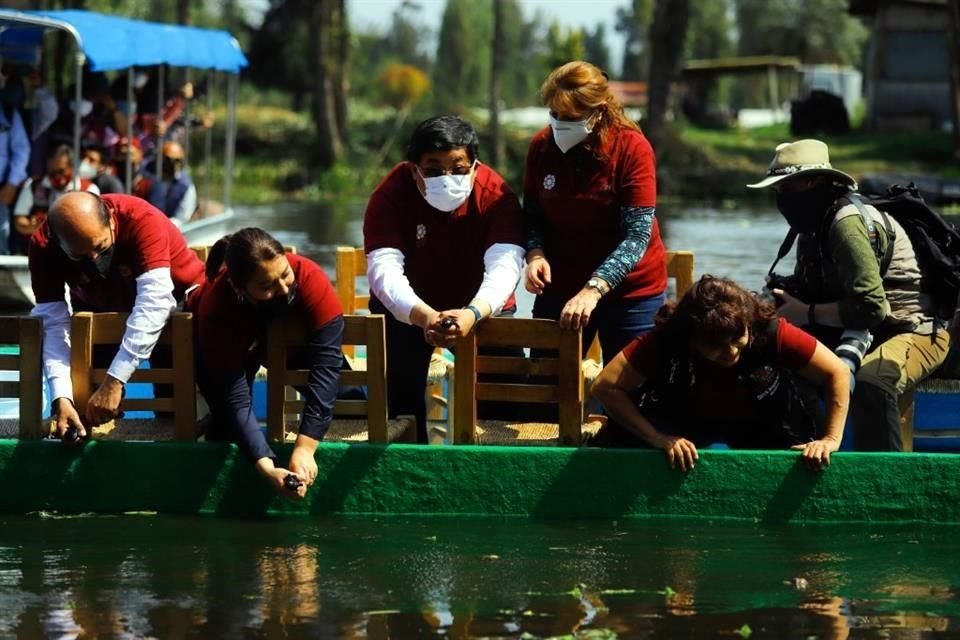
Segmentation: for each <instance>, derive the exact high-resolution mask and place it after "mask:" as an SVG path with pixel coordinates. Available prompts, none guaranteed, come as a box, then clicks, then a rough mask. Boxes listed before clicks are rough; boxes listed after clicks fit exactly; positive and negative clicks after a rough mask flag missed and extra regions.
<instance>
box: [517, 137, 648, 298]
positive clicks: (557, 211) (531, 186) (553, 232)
mask: <svg viewBox="0 0 960 640" xmlns="http://www.w3.org/2000/svg"><path fill="white" fill-rule="evenodd" d="M607 150H608V152H609V158H608V159H607V160H606V161H605V162H601V161H600V160H597V159H596V158H594V156H593V155H592V153H591V152H590V151H589V150H587V149H585V148H583V147H582V146H580V145H578V146H576V147H574V148H573V149H571V150H570V151H568V152H567V153H562V152H561V151H560V148H559V147H557V145H556V143H555V142H554V140H553V132H552V131H551V129H550V127H546V128H544V129H542V130H540V131H539V132H537V134H536V135H535V136H534V137H533V141H532V142H531V143H530V149H529V151H528V152H527V166H526V173H525V175H524V180H523V192H524V197H531V195H532V196H533V197H535V198H536V199H537V200H538V201H539V203H540V206H541V207H542V208H543V211H544V213H545V214H546V220H547V224H546V229H544V242H545V247H544V253H545V254H546V256H547V260H548V261H549V263H550V268H551V272H552V279H553V283H552V284H551V285H550V286H551V287H553V288H554V289H555V290H556V291H557V292H558V293H560V294H562V295H563V296H564V297H569V296H572V295H574V294H575V293H576V292H577V291H579V290H580V289H581V288H583V286H584V285H585V284H586V283H587V280H588V279H590V276H591V275H592V274H593V272H594V271H595V270H596V269H597V267H599V266H600V265H601V264H602V263H603V261H604V260H606V259H607V257H608V256H609V255H610V254H611V253H613V250H614V249H615V248H616V247H617V245H619V244H620V242H622V241H623V230H622V222H621V220H622V216H621V213H620V208H621V207H653V206H656V202H657V179H656V169H655V163H654V157H653V149H652V148H651V147H650V143H649V142H647V139H646V138H645V137H644V136H643V134H642V133H640V132H639V131H634V130H633V129H621V130H618V131H615V132H614V133H613V134H612V135H611V136H610V140H609V142H608V144H607ZM666 288H667V257H666V250H665V249H664V247H663V242H662V241H661V239H660V226H659V223H658V222H657V221H656V219H654V223H653V228H652V229H651V230H650V243H649V244H648V245H647V250H646V252H645V253H644V255H643V257H642V258H641V259H640V261H639V262H637V264H636V265H634V267H633V270H632V271H631V272H630V273H628V274H627V277H626V278H624V280H623V282H622V283H621V284H620V286H618V287H617V288H616V289H615V290H614V291H613V292H612V295H614V296H617V297H623V298H644V297H647V296H652V295H658V294H660V293H662V292H663V291H664V290H665V289H666Z"/></svg>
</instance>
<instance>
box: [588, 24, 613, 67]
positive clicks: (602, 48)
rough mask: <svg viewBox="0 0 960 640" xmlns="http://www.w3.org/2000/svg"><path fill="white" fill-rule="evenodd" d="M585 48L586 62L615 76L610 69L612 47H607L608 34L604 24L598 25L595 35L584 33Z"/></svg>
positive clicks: (594, 31)
mask: <svg viewBox="0 0 960 640" xmlns="http://www.w3.org/2000/svg"><path fill="white" fill-rule="evenodd" d="M583 47H584V49H585V50H586V60H587V62H591V63H593V64H595V65H596V66H598V67H600V68H601V69H603V70H604V71H606V72H607V74H608V75H613V74H612V70H611V69H610V47H608V46H607V33H606V29H605V28H604V26H603V24H598V25H597V27H596V29H594V30H593V33H590V32H587V31H584V36H583Z"/></svg>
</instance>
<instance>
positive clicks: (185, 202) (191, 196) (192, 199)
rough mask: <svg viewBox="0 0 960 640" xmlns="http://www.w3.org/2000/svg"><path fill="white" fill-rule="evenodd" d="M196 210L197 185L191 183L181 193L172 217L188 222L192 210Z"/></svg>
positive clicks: (191, 215)
mask: <svg viewBox="0 0 960 640" xmlns="http://www.w3.org/2000/svg"><path fill="white" fill-rule="evenodd" d="M196 210H197V187H196V186H195V185H192V184H191V185H190V186H189V187H187V192H186V193H184V194H183V199H182V200H180V206H178V207H177V210H176V211H175V212H174V214H173V217H174V218H175V219H177V220H179V221H180V222H190V218H192V217H193V212H194V211H196Z"/></svg>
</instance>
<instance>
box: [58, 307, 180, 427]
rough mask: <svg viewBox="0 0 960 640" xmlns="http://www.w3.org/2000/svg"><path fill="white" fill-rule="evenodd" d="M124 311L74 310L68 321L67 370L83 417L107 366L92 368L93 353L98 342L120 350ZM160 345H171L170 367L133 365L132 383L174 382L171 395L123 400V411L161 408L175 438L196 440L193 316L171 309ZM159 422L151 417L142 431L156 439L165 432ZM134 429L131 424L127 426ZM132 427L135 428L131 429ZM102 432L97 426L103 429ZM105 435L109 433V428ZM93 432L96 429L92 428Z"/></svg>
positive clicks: (78, 409)
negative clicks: (170, 418)
mask: <svg viewBox="0 0 960 640" xmlns="http://www.w3.org/2000/svg"><path fill="white" fill-rule="evenodd" d="M129 315H130V314H128V313H89V312H83V313H75V314H74V315H73V319H72V320H71V323H70V339H71V343H72V346H71V349H70V351H71V353H70V371H71V378H72V381H73V401H74V404H75V405H76V407H77V412H78V413H79V414H80V415H81V416H82V415H83V414H84V413H85V412H86V409H87V403H88V402H89V401H90V396H91V395H92V393H93V391H94V389H95V388H96V387H97V386H99V385H100V383H101V382H103V380H104V379H105V378H106V375H107V370H106V369H99V368H94V363H93V352H94V347H95V346H97V345H110V346H111V347H114V348H118V347H119V345H120V341H121V340H122V339H123V333H124V331H125V330H126V326H127V318H128V317H129ZM157 344H158V345H170V347H171V349H172V351H173V358H172V364H171V366H170V367H165V368H161V367H151V368H150V369H137V370H136V371H134V372H133V375H132V376H131V377H130V382H150V383H153V384H170V385H173V398H126V399H124V401H123V404H122V408H123V409H124V410H126V411H164V412H171V413H172V414H173V437H174V439H176V440H195V439H196V437H197V388H196V377H195V374H194V350H193V349H194V347H193V314H190V313H174V314H173V315H172V316H171V317H170V320H169V321H168V322H167V326H166V327H164V329H163V332H162V333H161V334H160V338H159V340H158V341H157ZM163 422H164V421H162V420H159V421H157V420H155V421H151V423H150V424H149V425H147V429H146V431H145V435H146V436H147V437H153V439H160V438H162V437H163V434H164V426H165V425H163V424H162V423H163ZM131 427H133V425H131ZM133 428H135V427H133ZM102 431H104V430H101V432H102ZM107 433H109V431H107ZM95 434H96V431H95Z"/></svg>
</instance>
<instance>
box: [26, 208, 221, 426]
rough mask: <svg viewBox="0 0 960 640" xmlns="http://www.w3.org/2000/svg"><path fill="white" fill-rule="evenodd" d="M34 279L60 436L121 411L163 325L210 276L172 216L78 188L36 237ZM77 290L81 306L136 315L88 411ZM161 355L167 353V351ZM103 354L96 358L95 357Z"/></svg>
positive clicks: (36, 313) (31, 254)
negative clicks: (74, 326)
mask: <svg viewBox="0 0 960 640" xmlns="http://www.w3.org/2000/svg"><path fill="white" fill-rule="evenodd" d="M28 256H29V258H28V264H29V268H30V280H31V284H32V286H33V293H34V296H35V297H36V300H37V305H36V306H35V307H34V308H33V312H32V315H33V316H35V317H38V318H41V319H42V320H43V363H44V369H45V371H46V375H47V380H48V382H49V384H50V390H51V395H52V397H53V417H54V419H55V421H56V430H57V434H58V435H59V436H61V437H62V436H63V434H64V433H65V432H66V431H67V429H68V428H69V427H71V426H72V427H76V428H77V430H78V432H79V434H80V436H85V435H86V434H87V430H86V427H87V426H91V427H92V426H97V425H99V424H103V423H104V422H108V421H109V420H113V419H114V418H116V417H117V416H118V415H119V412H120V403H121V400H122V398H123V387H124V385H125V384H126V382H127V380H129V379H130V376H131V374H132V373H133V371H134V370H135V369H136V368H137V367H138V366H139V364H140V362H141V361H143V360H146V359H148V358H150V357H151V353H152V352H153V349H154V346H155V345H156V342H157V339H158V338H159V336H160V331H161V330H162V329H163V327H164V325H165V324H166V323H167V320H168V318H169V317H170V314H171V313H173V311H174V309H175V308H176V306H177V303H178V302H180V301H182V300H183V298H184V295H185V293H186V291H187V290H188V289H190V288H191V287H194V286H196V285H198V284H200V282H202V280H203V263H202V262H201V261H200V259H199V258H198V257H197V255H196V254H195V253H194V252H193V251H191V250H190V249H189V248H188V247H187V243H186V240H184V238H183V235H182V234H181V233H180V231H179V230H178V229H177V228H176V227H175V226H174V225H173V223H171V222H170V220H169V219H167V217H166V216H165V215H163V213H162V212H160V211H158V210H157V209H156V208H154V207H152V206H151V205H150V204H149V203H148V202H144V201H143V200H141V199H140V198H135V197H133V196H128V195H121V194H111V195H106V196H98V195H96V194H93V193H89V192H86V191H75V192H71V193H67V194H65V195H63V196H61V197H60V198H59V199H58V200H57V201H56V202H55V203H54V204H53V206H52V207H50V211H49V212H48V213H47V219H46V221H45V222H44V223H43V224H41V225H40V228H39V229H38V230H37V232H36V233H34V234H33V236H31V237H30V245H29V249H28ZM65 286H66V287H69V290H70V299H71V302H72V305H73V310H74V311H94V312H104V311H117V312H128V313H130V318H129V320H128V321H127V328H126V330H125V332H124V334H123V341H122V342H121V344H120V348H119V350H118V351H117V352H116V354H115V355H114V356H113V359H112V362H110V363H109V367H108V368H107V376H106V380H104V382H103V383H102V384H101V385H100V387H99V388H98V389H97V390H96V391H95V392H94V393H93V395H92V396H91V397H90V401H89V403H88V405H87V410H86V415H85V416H82V419H81V416H80V415H78V413H77V410H76V408H75V407H74V405H73V385H72V383H71V380H70V312H69V309H68V307H67V302H66V298H65V294H64V288H65ZM158 355H159V354H158ZM95 357H96V354H95Z"/></svg>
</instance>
